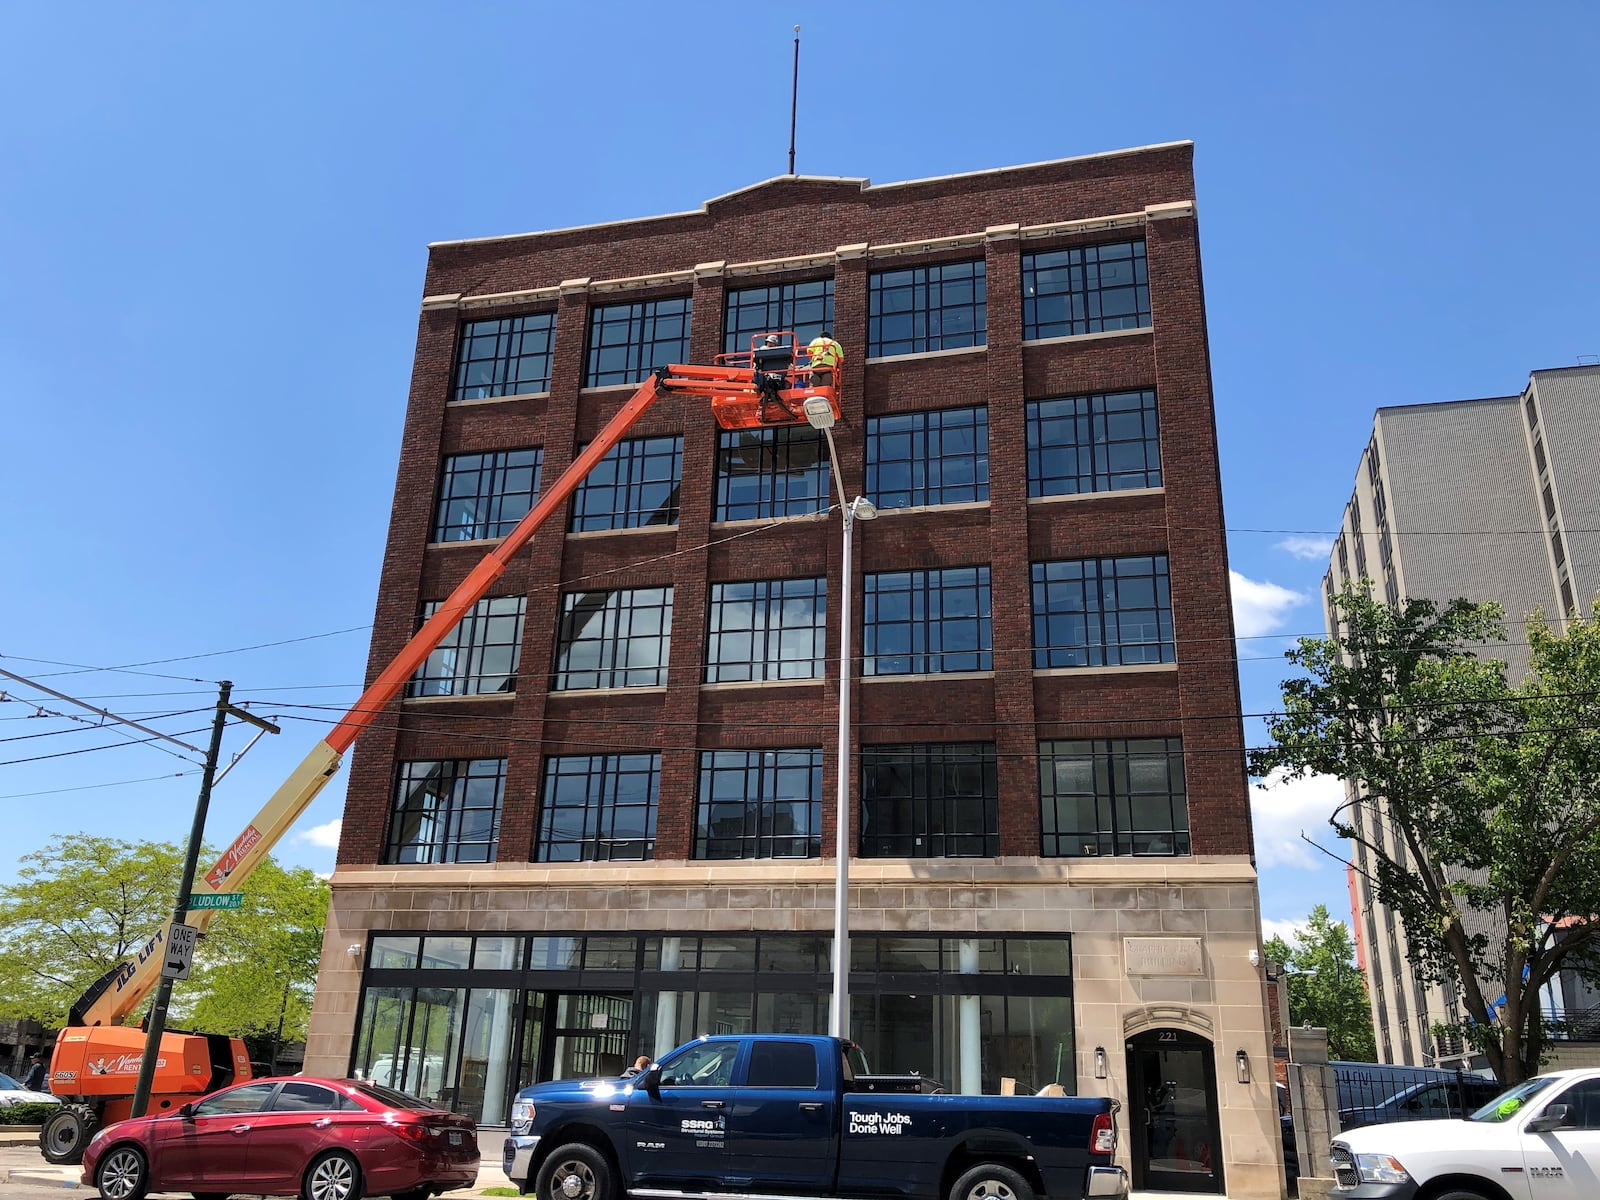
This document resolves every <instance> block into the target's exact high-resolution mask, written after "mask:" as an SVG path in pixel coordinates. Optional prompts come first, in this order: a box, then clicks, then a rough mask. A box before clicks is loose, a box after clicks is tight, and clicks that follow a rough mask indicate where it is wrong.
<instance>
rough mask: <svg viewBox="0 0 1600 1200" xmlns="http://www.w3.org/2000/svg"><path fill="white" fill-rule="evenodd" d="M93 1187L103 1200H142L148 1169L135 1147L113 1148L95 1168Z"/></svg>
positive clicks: (148, 1173) (147, 1180) (146, 1187)
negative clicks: (98, 1190) (98, 1191)
mask: <svg viewBox="0 0 1600 1200" xmlns="http://www.w3.org/2000/svg"><path fill="white" fill-rule="evenodd" d="M94 1185H95V1187H97V1188H99V1189H100V1194H101V1195H102V1196H103V1197H105V1200H144V1194H145V1192H146V1191H147V1190H148V1189H149V1187H150V1167H149V1166H148V1164H146V1162H145V1161H144V1155H143V1154H141V1153H140V1152H139V1148H138V1147H137V1146H114V1147H113V1148H112V1149H111V1150H110V1151H109V1152H107V1153H106V1154H105V1155H103V1156H102V1157H101V1159H100V1165H99V1166H98V1167H96V1168H95V1172H94Z"/></svg>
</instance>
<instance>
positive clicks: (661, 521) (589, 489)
mask: <svg viewBox="0 0 1600 1200" xmlns="http://www.w3.org/2000/svg"><path fill="white" fill-rule="evenodd" d="M682 477H683V437H682V435H674V436H672V437H653V438H627V439H625V440H623V441H620V442H618V443H617V444H616V445H615V446H613V447H612V448H611V450H610V451H609V452H608V453H607V454H606V456H605V457H604V458H602V459H601V460H600V461H599V462H597V463H596V464H595V465H594V470H592V471H590V472H589V474H588V476H587V477H586V478H585V479H584V481H583V482H582V483H580V484H579V485H578V490H577V491H576V492H575V493H574V494H573V497H572V532H573V533H581V532H584V531H587V530H590V529H639V528H641V527H643V526H646V525H676V524H677V523H678V486H679V484H680V483H681V481H682Z"/></svg>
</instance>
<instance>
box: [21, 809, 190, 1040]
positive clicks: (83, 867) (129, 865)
mask: <svg viewBox="0 0 1600 1200" xmlns="http://www.w3.org/2000/svg"><path fill="white" fill-rule="evenodd" d="M21 864H22V865H21V866H20V867H19V868H18V871H17V878H16V881H15V882H13V883H10V884H6V885H5V886H3V887H0V1016H7V1017H19V1018H26V1019H29V1020H34V1021H38V1022H40V1023H41V1024H43V1025H46V1026H49V1027H50V1028H59V1027H60V1026H61V1025H63V1024H65V1023H66V1019H67V1010H68V1009H69V1008H70V1007H71V1006H72V1004H73V1002H74V1001H76V1000H77V999H78V997H80V996H81V995H83V993H84V992H85V991H86V990H87V989H88V988H89V986H90V985H91V984H93V983H94V982H95V980H97V979H99V978H100V977H101V976H102V975H104V974H105V973H106V972H107V971H109V970H111V968H112V967H114V966H116V965H117V964H118V963H120V962H123V961H124V960H125V959H127V957H128V956H129V954H130V953H131V952H132V951H133V950H134V949H135V948H136V947H139V946H142V945H144V942H145V940H146V939H147V938H149V936H150V935H151V934H152V933H154V932H155V931H156V930H157V929H160V928H161V927H162V926H163V925H165V924H166V922H167V921H168V920H170V919H171V917H172V902H173V900H174V899H176V897H177V888H178V876H179V873H180V871H181V870H182V867H183V851H182V850H181V849H180V848H179V847H177V846H174V845H172V844H171V843H169V842H125V841H121V840H119V839H117V838H104V837H86V836H84V835H82V834H70V835H68V834H62V835H58V836H56V837H54V838H52V839H51V840H50V841H49V842H48V843H47V844H46V845H45V846H44V848H43V849H40V850H35V851H34V852H33V853H31V854H25V855H23V856H22V859H21ZM134 1020H135V1016H134V1014H131V1013H130V1014H129V1016H128V1021H129V1023H132V1022H133V1021H134Z"/></svg>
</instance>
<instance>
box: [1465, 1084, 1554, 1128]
mask: <svg viewBox="0 0 1600 1200" xmlns="http://www.w3.org/2000/svg"><path fill="white" fill-rule="evenodd" d="M1554 1082H1555V1080H1554V1079H1553V1078H1551V1077H1550V1076H1549V1075H1536V1076H1534V1077H1533V1078H1532V1079H1527V1080H1524V1081H1523V1082H1521V1083H1519V1084H1517V1086H1516V1087H1514V1088H1511V1089H1509V1090H1508V1091H1504V1092H1502V1093H1500V1095H1498V1096H1496V1097H1495V1098H1494V1099H1493V1100H1491V1101H1489V1103H1487V1104H1485V1105H1484V1106H1483V1107H1482V1108H1480V1109H1479V1110H1478V1111H1477V1112H1475V1113H1473V1114H1472V1115H1471V1116H1470V1117H1468V1118H1467V1120H1469V1121H1487V1122H1489V1123H1491V1124H1499V1123H1500V1122H1501V1121H1509V1120H1510V1119H1511V1118H1512V1117H1514V1116H1516V1115H1517V1114H1518V1113H1519V1112H1521V1111H1522V1109H1523V1106H1525V1105H1526V1104H1527V1103H1528V1101H1529V1100H1531V1099H1533V1097H1535V1096H1537V1095H1538V1094H1539V1093H1540V1092H1542V1091H1544V1089H1545V1088H1547V1087H1549V1086H1550V1085H1551V1084H1552V1083H1554Z"/></svg>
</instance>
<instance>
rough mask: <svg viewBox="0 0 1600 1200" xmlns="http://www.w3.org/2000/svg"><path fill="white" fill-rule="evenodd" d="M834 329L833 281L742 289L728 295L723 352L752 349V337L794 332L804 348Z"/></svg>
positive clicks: (824, 280)
mask: <svg viewBox="0 0 1600 1200" xmlns="http://www.w3.org/2000/svg"><path fill="white" fill-rule="evenodd" d="M832 328H833V280H831V279H808V280H805V281H804V282H802V283H778V284H773V285H772V286H771V287H754V288H740V289H738V290H737V291H731V292H729V293H728V301H727V307H726V309H724V311H723V320H722V351H723V353H724V354H733V353H735V352H737V351H741V350H748V349H750V337H751V335H752V334H757V333H767V332H769V331H771V330H776V329H792V330H794V336H795V340H796V341H797V342H798V343H799V344H800V345H802V346H804V345H805V344H806V343H807V342H809V341H810V340H811V339H812V338H814V337H816V336H817V334H819V333H821V332H822V331H823V330H824V329H832Z"/></svg>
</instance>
